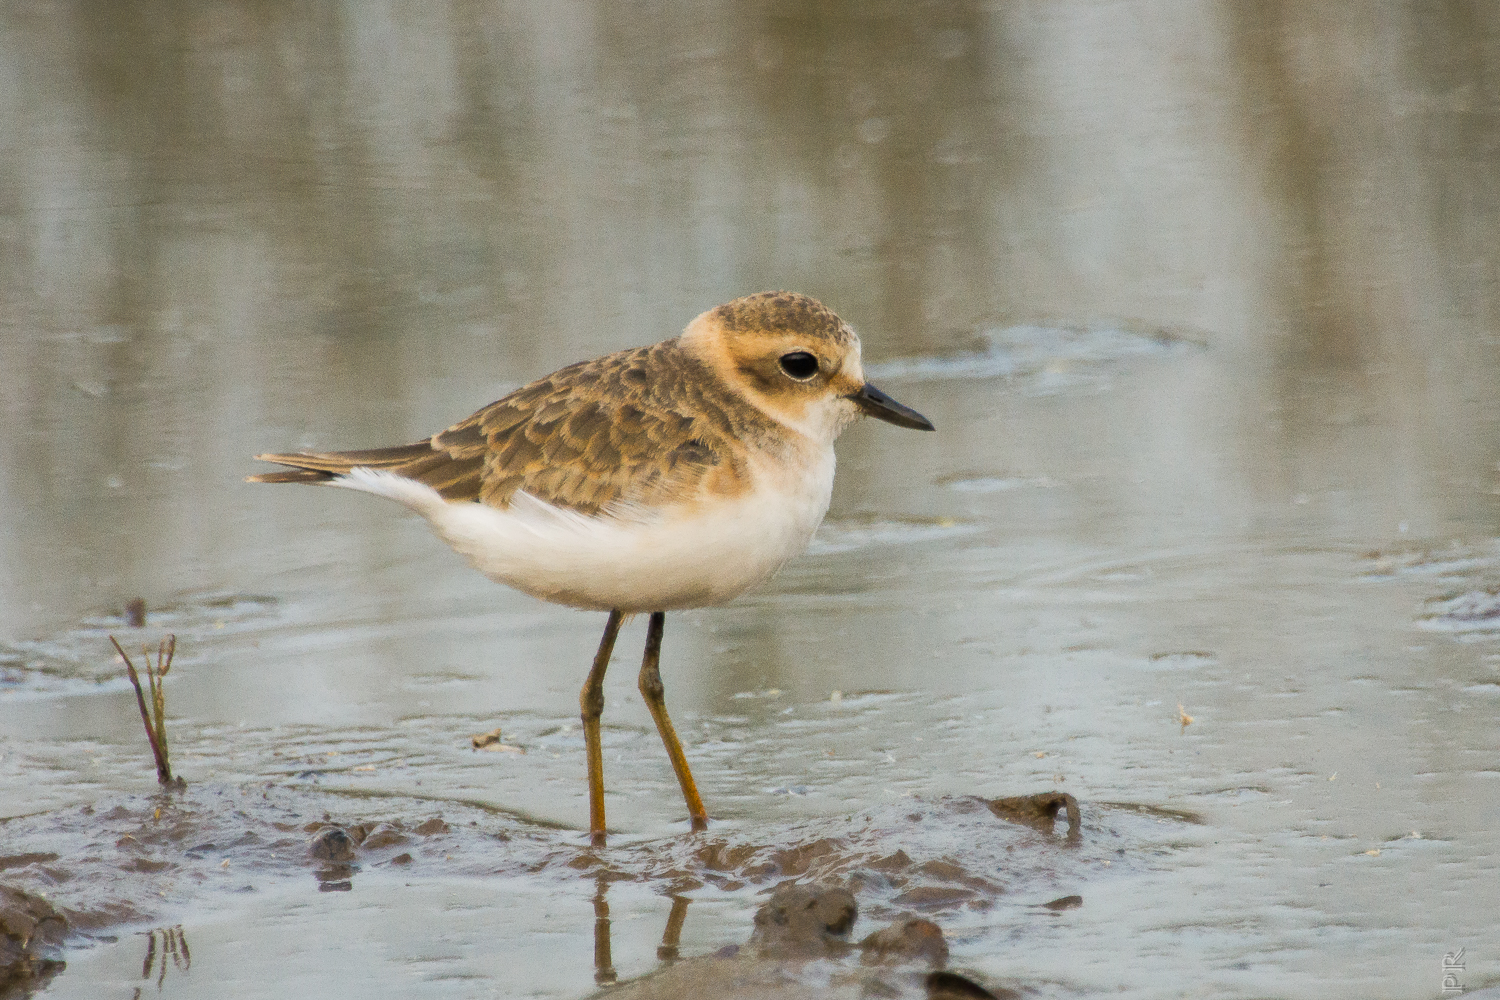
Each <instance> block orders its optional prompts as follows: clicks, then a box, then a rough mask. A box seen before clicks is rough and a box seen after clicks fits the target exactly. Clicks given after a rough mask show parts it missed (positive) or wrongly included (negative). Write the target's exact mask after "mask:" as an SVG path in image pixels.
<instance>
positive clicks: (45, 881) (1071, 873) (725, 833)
mask: <svg viewBox="0 0 1500 1000" xmlns="http://www.w3.org/2000/svg"><path fill="white" fill-rule="evenodd" d="M1163 821H1167V822H1170V823H1173V824H1179V825H1181V824H1185V823H1187V822H1188V820H1186V819H1184V818H1182V817H1178V816H1168V815H1167V814H1165V813H1160V812H1158V811H1155V810H1149V809H1147V810H1141V809H1139V808H1138V807H1115V806H1104V807H1098V806H1090V805H1087V804H1085V807H1084V808H1083V809H1082V810H1081V811H1080V809H1079V806H1078V804H1077V803H1076V802H1074V801H1073V799H1072V798H1071V796H1065V795H1060V794H1057V793H1051V792H1048V793H1043V794H1040V795H1036V796H1022V797H1014V798H1001V799H988V798H983V797H979V796H972V797H948V798H943V799H938V800H934V801H925V800H920V799H908V800H905V801H902V802H900V803H895V804H892V805H889V806H884V807H881V808H878V809H870V810H864V811H861V812H859V813H857V814H854V815H850V816H844V817H831V818H826V819H820V820H815V821H808V822H803V823H797V824H791V825H785V826H782V827H780V828H769V827H766V826H761V827H757V828H753V829H736V828H733V827H732V826H730V825H728V824H725V825H724V826H722V827H721V828H719V829H711V830H710V831H709V832H708V833H706V834H698V835H693V834H683V835H680V836H675V837H670V838H664V839H653V840H632V839H630V838H626V837H615V838H614V841H613V842H612V843H611V845H610V846H609V847H607V848H604V849H594V848H591V847H589V846H587V841H586V835H584V834H582V833H580V832H578V831H572V830H559V829H553V828H548V827H545V826H541V825H538V824H536V823H532V822H527V821H523V820H520V819H517V818H515V817H512V816H508V815H506V814H504V813H501V812H497V811H494V810H489V809H484V808H481V807H478V806H474V805H469V804H465V803H461V802H453V801H444V802H434V801H427V800H420V799H414V798H407V797H390V798H383V797H377V796H353V795H347V794H339V793H331V792H329V791H327V790H324V789H319V788H316V787H306V786H302V787H299V786H297V785H295V784H286V783H263V784H259V785H253V786H238V787H231V786H213V785H208V784H200V785H193V786H190V787H189V788H187V789H186V790H183V791H177V792H164V793H159V794H156V795H146V796H117V797H112V798H109V799H106V800H103V801H101V802H99V803H97V804H93V805H85V806H79V807H73V808H69V809H62V810H55V811H52V812H47V813H42V814H37V815H32V816H23V817H17V818H14V819H11V820H8V821H6V822H5V823H4V824H3V825H0V833H3V836H4V843H5V855H4V856H3V857H0V884H3V885H4V886H5V887H6V889H7V891H8V892H9V893H11V894H12V897H14V898H15V899H17V900H24V906H23V907H22V909H25V908H26V907H30V911H29V912H33V913H34V914H35V917H34V923H35V924H36V925H37V926H38V927H41V926H42V925H43V924H45V925H46V927H45V929H46V934H41V933H33V934H32V935H31V937H32V938H34V939H35V945H34V946H32V947H30V949H29V950H28V951H26V952H25V955H26V957H24V958H22V957H21V954H22V952H21V951H20V950H17V949H15V948H13V949H12V956H13V957H12V958H11V959H10V962H11V965H12V967H13V968H14V969H15V970H16V973H15V974H16V975H17V976H20V975H22V970H23V969H28V970H30V971H26V972H25V973H24V974H25V975H28V976H31V977H32V978H31V979H29V980H25V982H27V983H29V984H32V985H35V984H39V983H41V982H44V981H46V978H47V977H49V976H55V975H57V973H58V972H59V971H60V970H61V969H62V965H61V961H62V960H63V959H65V958H66V957H67V955H68V954H70V953H71V954H77V953H78V952H77V949H80V948H89V947H91V946H96V947H97V946H110V945H116V946H119V945H125V946H130V947H136V948H139V947H141V946H140V945H139V943H137V942H134V940H133V939H134V938H135V937H137V936H141V932H145V933H144V937H145V939H146V943H147V945H148V946H152V947H150V953H149V954H148V955H147V958H148V959H154V960H155V961H153V962H151V963H150V964H151V965H152V967H153V969H154V970H157V972H156V973H153V974H161V975H165V972H166V967H167V962H168V957H167V945H168V944H171V945H172V948H171V949H170V950H171V954H172V956H173V962H174V964H175V965H176V967H177V970H178V971H177V972H176V973H174V974H177V975H181V974H183V973H184V972H185V970H186V968H187V966H188V965H189V964H190V961H191V960H190V959H189V958H187V957H186V956H188V955H190V954H191V953H190V951H189V948H190V945H189V942H188V936H187V934H186V933H185V932H183V931H182V930H181V928H180V926H177V927H172V928H171V932H170V933H167V932H166V931H159V930H157V928H161V927H163V926H164V925H176V924H179V922H181V921H183V920H184V919H185V918H190V917H192V916H194V915H197V916H200V917H201V916H202V915H204V914H217V915H219V916H220V917H226V916H227V919H229V920H231V921H233V920H234V919H236V918H235V916H234V915H235V914H236V913H237V912H242V911H244V909H245V908H246V907H247V905H248V904H249V902H250V901H253V900H254V899H255V897H257V896H258V895H262V894H264V893H266V892H268V891H270V892H275V891H289V892H291V893H292V894H293V896H294V897H295V896H297V895H300V894H302V893H304V892H305V893H311V894H317V893H330V892H332V893H355V894H358V893H359V892H360V890H361V886H362V884H363V883H365V882H366V881H367V880H369V879H371V878H377V877H380V873H386V875H395V874H399V877H400V878H401V879H402V880H403V883H402V884H405V885H408V886H412V885H420V884H421V883H422V882H424V880H434V879H441V880H453V879H459V880H462V881H465V882H471V883H472V884H473V885H474V886H475V887H476V888H477V889H478V890H479V891H481V892H482V891H483V890H484V886H486V885H491V886H495V887H496V889H495V891H496V892H498V893H503V892H505V891H507V890H506V889H505V888H503V887H505V886H508V885H513V884H514V883H513V882H512V881H511V880H516V879H519V880H522V881H523V882H524V883H525V884H527V885H529V886H532V887H536V888H539V889H540V890H541V891H542V892H543V893H546V892H547V891H549V889H548V887H551V889H552V890H555V891H564V892H567V891H571V892H576V891H577V888H583V887H579V885H578V883H579V882H580V881H581V882H583V883H584V887H586V888H587V891H590V892H591V893H592V895H593V899H594V917H595V919H594V935H595V969H594V978H595V982H597V983H599V984H601V985H603V984H608V983H612V982H614V981H615V979H616V978H617V976H616V973H615V969H614V965H613V962H614V959H613V958H612V952H611V922H610V917H609V913H610V910H609V904H610V895H611V892H619V891H621V889H622V888H623V886H624V885H627V884H629V885H633V886H637V887H641V888H644V889H645V890H647V891H649V892H651V893H654V894H657V895H659V896H663V897H667V898H669V899H670V900H672V911H671V914H670V915H669V917H668V919H667V921H666V925H665V927H664V928H663V929H662V932H661V944H660V946H658V947H657V949H656V958H657V959H658V962H659V968H657V969H656V970H654V971H653V972H652V973H650V974H649V975H648V976H646V977H641V978H640V980H639V983H638V984H632V985H630V987H629V989H631V990H634V991H635V992H631V993H628V994H627V995H631V996H641V997H650V996H668V995H674V994H673V991H674V990H676V987H675V986H673V985H672V984H673V983H675V982H676V981H677V980H678V979H679V978H683V977H689V978H692V977H697V976H700V975H702V976H708V977H710V978H715V977H727V979H725V981H726V982H728V981H735V982H740V983H742V984H749V985H753V986H754V990H752V991H750V992H746V993H744V994H742V995H744V996H762V995H764V996H798V995H802V994H801V993H799V991H802V992H806V990H808V989H812V988H817V989H822V990H827V989H832V988H833V985H831V984H835V985H838V984H841V985H838V989H839V990H844V989H846V988H847V989H849V990H856V991H857V990H865V989H867V988H876V987H871V986H869V984H870V983H874V982H877V981H878V982H880V983H883V984H884V985H883V986H881V987H879V988H878V990H882V991H885V992H880V995H889V996H905V995H911V996H924V995H928V993H927V992H925V991H928V990H929V986H928V981H929V978H931V975H932V973H934V972H936V971H940V970H943V969H945V967H946V965H947V960H948V955H949V943H948V938H949V937H950V936H951V935H953V934H955V933H957V934H958V935H959V936H960V938H962V937H963V936H964V935H966V934H967V935H972V934H973V933H974V932H975V930H976V929H977V928H979V927H982V926H995V925H998V924H1008V923H1014V922H1025V921H1037V920H1048V919H1055V917H1056V914H1058V913H1059V912H1062V911H1064V910H1067V909H1069V908H1073V907H1076V906H1078V905H1084V902H1083V901H1084V900H1086V899H1087V897H1088V889H1087V883H1088V881H1089V879H1090V876H1091V873H1092V872H1094V871H1098V870H1100V869H1102V868H1105V867H1110V866H1114V867H1115V869H1116V870H1119V869H1121V868H1122V867H1126V868H1128V866H1130V865H1131V864H1132V863H1133V859H1134V858H1135V857H1136V856H1137V855H1138V854H1139V855H1140V857H1141V860H1142V861H1143V862H1145V861H1146V856H1147V855H1148V854H1149V855H1154V854H1156V853H1157V852H1158V851H1159V850H1160V847H1159V845H1157V846H1153V847H1151V848H1150V849H1149V851H1148V850H1142V848H1143V847H1144V845H1145V843H1146V842H1145V841H1144V840H1143V838H1142V835H1143V834H1146V833H1148V832H1151V833H1159V832H1160V831H1159V829H1157V830H1151V829H1150V828H1151V827H1159V824H1160V823H1161V822H1163ZM1137 824H1138V825H1137ZM1146 863H1149V862H1146ZM793 884H796V886H798V887H799V888H797V890H796V891H797V892H800V893H802V894H803V895H801V896H797V895H795V894H794V895H792V896H788V895H787V893H788V892H791V891H792V886H793ZM299 885H300V886H302V887H304V888H302V889H298V888H297V887H298V886H299ZM807 886H817V887H821V888H819V889H818V890H817V891H814V890H812V889H808V888H806V887H807ZM570 887H573V888H570ZM834 888H836V889H837V895H836V896H830V895H829V893H831V892H833V890H834ZM23 893H24V894H25V895H24V896H23V895H22V894H23ZM808 893H811V894H812V895H808ZM768 894H769V896H770V898H769V899H767V898H766V897H767V895H768ZM710 896H711V897H713V898H714V899H717V900H721V901H722V900H728V901H731V902H733V901H736V900H737V901H738V902H737V903H734V905H736V906H742V907H744V908H745V912H747V913H748V912H756V911H757V908H758V915H757V917H756V924H755V931H754V933H753V935H752V936H751V937H750V938H749V939H748V940H746V939H744V938H740V939H738V940H720V941H717V942H714V943H713V944H712V946H711V947H706V948H705V947H702V946H701V945H700V946H699V950H698V953H696V954H694V953H693V950H694V949H692V948H688V949H684V948H683V947H682V946H681V943H680V942H681V940H682V933H683V926H684V923H685V922H687V921H689V920H690V919H691V916H690V910H691V904H692V903H693V901H694V900H695V899H698V898H707V897H710ZM830 900H834V902H832V903H830ZM798 901H800V902H801V903H809V904H812V905H810V908H809V907H803V908H802V909H798V906H797V905H794V904H797V903H798ZM856 913H857V914H858V921H859V925H858V933H857V934H856V933H854V931H855V924H856ZM9 926H10V925H7V927H9ZM11 937H12V939H14V938H16V935H15V934H12V935H11ZM64 945H66V946H67V948H68V949H70V951H64V950H63V946H64ZM158 950H161V954H160V955H158V954H157V952H158ZM788 962H790V964H788ZM28 963H29V964H28ZM695 970H696V971H695ZM950 971H951V970H950ZM956 975H958V973H954V974H953V975H951V976H948V977H946V978H944V977H938V978H936V979H933V980H932V982H933V983H938V984H943V983H946V984H948V986H953V984H954V983H956V982H959V980H958V979H955V978H954V976H956ZM971 978H972V977H971ZM18 981H21V980H18ZM715 981H717V980H715ZM996 985H997V984H988V985H986V986H985V987H984V988H985V989H994V988H996ZM747 988H748V986H747ZM936 988H937V987H933V989H936ZM944 988H948V987H944ZM954 988H958V987H954ZM977 988H979V987H977V986H976V989H977ZM1004 988H1010V987H1008V986H1007V987H1004ZM621 989H622V990H624V989H626V987H625V985H624V984H622V986H621ZM778 990H779V991H780V992H777V991H778ZM664 991H665V992H664ZM756 991H759V992H756ZM890 991H894V992H890ZM823 995H829V994H826V993H825V994H823ZM832 995H838V993H837V992H835V993H834V994H832ZM850 995H858V994H857V992H856V993H851V994H850ZM931 995H934V996H936V995H947V994H938V993H932V994H931ZM953 995H965V994H953ZM968 995H983V994H979V993H974V994H968ZM995 995H1005V994H1003V993H998V994H995Z"/></svg>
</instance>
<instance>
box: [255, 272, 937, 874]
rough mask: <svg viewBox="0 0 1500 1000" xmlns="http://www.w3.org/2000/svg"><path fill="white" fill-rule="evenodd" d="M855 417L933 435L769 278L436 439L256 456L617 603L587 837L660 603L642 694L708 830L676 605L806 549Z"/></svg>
mask: <svg viewBox="0 0 1500 1000" xmlns="http://www.w3.org/2000/svg"><path fill="white" fill-rule="evenodd" d="M862 415H867V416H872V417H878V418H879V419H881V420H885V421H887V422H889V423H892V424H895V425H897V426H898V427H911V428H915V429H917V430H924V431H930V430H932V429H933V426H932V424H931V423H930V422H929V421H928V420H927V418H926V417H924V416H922V415H921V414H920V413H917V412H916V411H915V410H912V409H909V408H907V407H905V406H902V405H901V404H900V403H898V402H896V401H895V400H894V399H891V398H890V397H889V396H887V395H886V394H885V393H883V392H881V391H880V390H879V389H876V388H875V387H874V386H872V385H870V384H869V383H868V382H866V381H865V376H864V370H863V369H862V368H861V366H860V346H859V337H858V336H856V335H855V333H854V331H853V330H852V329H850V327H849V325H848V324H847V323H845V322H844V321H843V320H841V319H839V318H838V316H836V315H834V313H833V311H832V310H830V309H829V308H828V307H826V306H824V305H823V304H822V303H820V302H818V301H817V300H815V299H811V298H808V297H807V296H805V295H797V294H793V293H790V292H763V293H761V294H759V295H751V296H747V297H745V298H741V299H735V300H734V301H733V302H729V303H726V304H724V305H722V306H719V307H718V308H716V309H711V310H709V311H708V312H706V313H703V314H702V315H701V316H699V317H698V318H697V319H695V320H693V321H692V322H691V323H689V324H688V326H687V329H686V330H685V331H683V333H682V335H681V336H680V337H674V338H672V339H671V340H664V341H662V342H661V343H659V344H655V345H653V346H651V347H637V348H634V349H632V350H627V351H620V352H619V353H617V354H610V355H608V356H606V357H602V358H599V359H597V360H594V361H584V362H581V363H579V364H575V365H569V366H568V367H566V368H563V369H561V370H559V371H556V372H553V373H552V374H551V375H548V376H547V377H546V378H543V379H538V380H537V381H535V382H533V383H531V384H530V385H528V386H525V387H523V388H521V389H517V390H516V391H515V392H513V393H511V394H510V395H509V396H506V397H505V398H504V399H502V400H500V401H499V402H496V403H491V404H490V405H489V406H486V407H485V408H484V409H482V410H480V411H479V412H478V413H475V414H474V415H473V416H471V417H469V418H468V419H466V420H463V421H460V422H459V423H457V424H454V425H453V426H452V427H450V428H448V429H447V430H445V431H442V432H441V433H438V434H434V435H433V436H432V437H431V438H428V439H427V440H425V441H419V442H417V443H416V444H409V445H402V446H400V447H396V448H376V449H373V450H370V451H341V452H298V453H296V454H285V455H258V456H256V457H257V458H259V459H262V460H264V461H268V462H276V463H278V464H280V465H286V466H290V467H291V468H290V469H287V470H283V471H278V472H267V473H264V474H262V475H259V476H251V477H250V479H249V481H250V482H254V483H324V484H327V485H329V486H343V487H346V488H348V489H355V490H363V491H364V492H366V493H374V494H376V495H377V496H383V497H387V498H389V499H391V500H395V501H396V502H397V503H400V504H403V505H404V506H406V507H409V508H411V509H412V510H414V511H416V512H417V513H418V514H421V515H422V516H423V517H425V518H426V519H427V521H428V523H429V524H431V525H432V528H433V530H434V531H436V532H437V534H438V536H439V537H441V538H442V539H443V541H445V542H447V543H448V544H449V545H451V546H452V547H453V548H454V550H455V551H457V552H458V553H459V554H461V555H463V556H464V557H465V558H466V559H468V560H469V562H470V563H471V564H472V565H473V566H474V567H475V568H476V569H478V570H479V571H480V572H482V573H484V574H485V575H486V576H488V577H489V578H490V579H492V580H495V581H498V582H499V583H504V584H509V585H510V586H512V587H515V588H516V589H517V590H520V591H523V592H525V593H527V594H531V595H532V596H533V597H540V598H541V599H542V600H545V601H553V602H555V603H558V604H567V605H570V606H572V607H575V608H587V609H592V610H597V611H608V612H609V621H608V623H607V624H606V625H605V627H604V638H603V639H602V640H600V642H599V651H598V653H597V654H596V655H595V656H594V666H593V669H592V670H590V671H589V676H588V681H587V682H586V683H585V684H584V686H583V691H582V693H581V694H580V695H579V704H580V705H581V707H582V710H583V711H582V714H583V736H584V743H585V745H586V748H587V754H588V778H589V832H590V835H591V837H592V840H593V843H594V844H595V845H602V844H603V843H604V835H605V826H604V773H603V751H602V749H601V745H600V742H599V716H600V713H601V712H603V710H604V687H603V684H604V670H605V668H606V667H607V666H608V665H609V658H610V654H611V653H612V652H613V650H614V645H615V636H616V635H617V634H618V633H619V630H620V623H621V622H622V621H623V620H624V618H625V616H626V615H629V614H634V613H637V612H648V613H649V614H650V616H651V618H650V625H649V627H648V629H647V633H646V654H645V659H644V662H643V663H642V664H641V674H640V689H641V697H642V698H644V699H645V701H646V707H647V708H648V709H649V710H650V711H651V717H652V718H653V719H654V720H655V721H656V728H657V731H658V732H660V733H661V739H662V743H664V744H665V745H666V748H667V756H668V757H670V758H671V760H672V768H673V770H675V771H676V772H677V780H678V782H679V783H680V784H681V785H682V794H683V798H685V799H686V800H687V808H688V815H689V818H690V819H691V821H692V825H693V829H695V830H701V829H704V828H705V827H706V826H707V825H708V814H707V812H705V811H704V808H703V799H702V798H701V797H700V796H699V795H698V788H697V785H696V784H695V783H694V781H693V775H692V772H691V771H690V770H689V769H688V763H687V758H686V757H684V756H683V753H682V744H681V743H680V742H679V741H678V739H677V734H676V731H675V730H674V729H673V727H672V720H671V719H670V718H668V716H667V708H666V703H665V698H664V689H663V687H662V682H661V675H660V672H659V669H658V661H659V659H660V654H661V635H662V625H663V622H664V620H665V617H666V616H665V613H666V612H667V611H674V610H678V609H681V608H697V607H704V606H707V605H714V604H723V603H724V602H726V601H728V600H730V599H732V598H734V597H737V596H738V595H740V594H742V593H744V592H745V591H746V590H748V589H749V588H751V587H753V586H755V585H756V584H758V583H760V582H762V581H764V580H765V579H767V578H768V577H770V576H771V575H772V574H773V573H775V572H776V571H777V570H778V569H779V568H781V566H782V564H783V563H785V562H786V561H787V560H788V559H790V558H791V557H792V556H795V555H797V554H798V553H799V552H801V551H802V550H803V549H804V548H806V547H807V543H808V542H809V541H810V540H811V539H812V536H813V532H814V531H815V530H817V527H818V524H819V523H820V522H821V521H822V520H823V514H824V513H825V512H826V511H827V510H828V498H829V494H830V492H831V490H832V488H833V469H834V455H833V442H834V439H835V438H837V437H838V436H839V433H840V432H841V431H843V429H844V428H845V427H846V426H848V425H849V424H850V423H851V422H852V421H853V420H855V419H856V418H857V417H859V416H862Z"/></svg>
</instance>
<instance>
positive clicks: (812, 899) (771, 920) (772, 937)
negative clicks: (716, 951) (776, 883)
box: [750, 885, 859, 957]
mask: <svg viewBox="0 0 1500 1000" xmlns="http://www.w3.org/2000/svg"><path fill="white" fill-rule="evenodd" d="M858 914H859V908H858V907H857V906H856V905H855V903H854V895H853V893H851V892H849V890H847V889H824V890H821V891H819V890H816V889H812V888H810V887H808V886H805V885H783V886H780V887H779V888H777V889H776V891H775V892H773V893H771V899H770V901H769V902H767V903H766V904H765V905H764V906H762V907H761V908H760V909H759V910H758V911H756V914H755V933H754V935H753V936H752V937H751V938H750V943H751V944H754V945H756V946H757V947H758V948H759V949H760V953H761V955H762V956H764V957H772V956H774V957H785V956H791V955H822V954H829V953H831V954H843V953H844V952H846V951H848V950H849V928H851V927H853V926H854V918H855V917H856V916H857V915H858Z"/></svg>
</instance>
